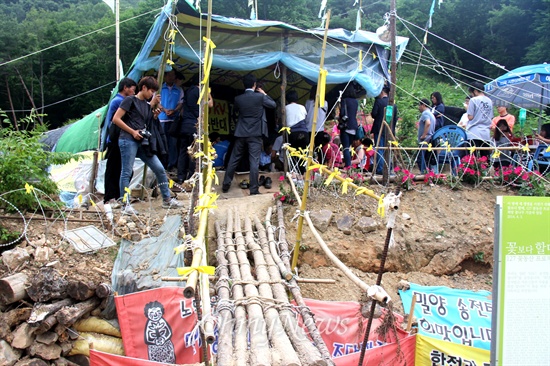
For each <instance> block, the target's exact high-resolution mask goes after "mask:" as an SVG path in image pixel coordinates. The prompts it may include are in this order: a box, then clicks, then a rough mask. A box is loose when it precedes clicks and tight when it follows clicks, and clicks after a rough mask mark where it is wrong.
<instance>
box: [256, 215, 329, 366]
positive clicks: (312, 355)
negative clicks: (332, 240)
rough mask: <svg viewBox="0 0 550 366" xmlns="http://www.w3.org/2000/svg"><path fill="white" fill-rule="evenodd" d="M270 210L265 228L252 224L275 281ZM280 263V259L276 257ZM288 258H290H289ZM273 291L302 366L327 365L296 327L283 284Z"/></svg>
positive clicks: (277, 270)
mask: <svg viewBox="0 0 550 366" xmlns="http://www.w3.org/2000/svg"><path fill="white" fill-rule="evenodd" d="M270 218H271V210H268V213H267V215H266V227H267V230H266V229H265V228H264V227H263V225H262V223H261V222H260V220H258V218H254V224H255V226H256V232H257V233H258V239H259V245H260V248H261V253H263V257H264V258H265V263H266V265H267V271H268V275H269V278H270V279H271V280H277V279H280V278H281V271H280V267H279V265H277V264H276V263H275V260H274V258H273V253H272V251H271V248H270V244H274V243H275V235H274V228H273V226H272V225H271V221H270ZM277 258H278V259H279V260H280V261H281V259H280V258H279V257H278V256H277ZM289 258H290V257H289ZM271 287H272V290H273V297H274V298H275V300H277V302H279V303H281V304H285V305H287V307H283V308H282V309H281V310H280V311H279V316H280V317H281V321H282V322H283V325H284V328H285V330H286V332H287V334H288V336H289V338H290V341H291V342H292V345H293V346H294V349H295V350H296V352H297V354H298V357H299V358H300V361H301V362H302V364H303V365H319V366H320V365H327V362H326V361H325V360H324V359H323V357H322V356H321V352H319V350H318V349H317V348H315V346H314V345H313V344H312V343H311V341H310V340H309V338H308V336H307V335H306V333H305V331H304V330H303V329H302V327H300V326H299V325H298V322H297V320H296V317H295V316H294V313H293V312H292V311H291V308H290V301H289V300H288V296H287V292H286V288H285V287H284V286H283V284H280V283H279V284H274V285H272V286H271Z"/></svg>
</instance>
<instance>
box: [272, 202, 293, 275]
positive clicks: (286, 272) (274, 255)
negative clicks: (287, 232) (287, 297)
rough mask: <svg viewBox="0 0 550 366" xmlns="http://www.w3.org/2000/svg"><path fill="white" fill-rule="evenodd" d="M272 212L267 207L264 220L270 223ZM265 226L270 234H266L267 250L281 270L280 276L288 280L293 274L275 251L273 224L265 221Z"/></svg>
mask: <svg viewBox="0 0 550 366" xmlns="http://www.w3.org/2000/svg"><path fill="white" fill-rule="evenodd" d="M272 213H273V210H272V208H271V207H269V208H268V209H267V214H266V222H267V221H269V222H270V223H271V214H272ZM266 226H267V231H268V232H271V235H269V236H268V237H269V242H268V246H269V250H270V252H271V257H272V259H273V261H274V262H275V264H276V265H277V267H278V268H279V271H280V272H281V276H282V277H283V278H285V279H286V280H287V281H290V280H291V279H292V277H293V274H292V271H289V270H288V269H287V268H286V267H285V264H284V262H283V260H282V259H281V257H279V253H278V252H277V243H276V242H275V233H274V228H273V226H271V224H269V225H267V223H266Z"/></svg>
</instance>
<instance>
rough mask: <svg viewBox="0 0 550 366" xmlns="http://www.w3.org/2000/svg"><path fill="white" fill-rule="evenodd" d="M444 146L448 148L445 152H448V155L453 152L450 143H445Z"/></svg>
mask: <svg viewBox="0 0 550 366" xmlns="http://www.w3.org/2000/svg"><path fill="white" fill-rule="evenodd" d="M443 146H445V147H446V149H445V150H446V151H447V152H448V153H450V152H451V144H449V141H444V142H443Z"/></svg>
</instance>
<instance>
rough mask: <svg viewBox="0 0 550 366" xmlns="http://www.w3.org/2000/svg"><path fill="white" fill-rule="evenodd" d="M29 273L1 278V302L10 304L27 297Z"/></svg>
mask: <svg viewBox="0 0 550 366" xmlns="http://www.w3.org/2000/svg"><path fill="white" fill-rule="evenodd" d="M26 285H27V275H26V274H24V273H16V274H14V275H11V276H9V277H4V278H2V279H1V280H0V303H2V304H3V305H8V304H11V303H14V302H16V301H19V300H23V299H24V298H26V297H27V290H26V288H25V287H26Z"/></svg>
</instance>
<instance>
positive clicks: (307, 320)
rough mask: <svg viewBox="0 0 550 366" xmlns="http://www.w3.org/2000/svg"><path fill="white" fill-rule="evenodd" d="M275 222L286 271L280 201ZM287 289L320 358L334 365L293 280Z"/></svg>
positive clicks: (286, 254)
mask: <svg viewBox="0 0 550 366" xmlns="http://www.w3.org/2000/svg"><path fill="white" fill-rule="evenodd" d="M277 221H278V228H279V233H278V234H279V245H280V249H281V259H282V260H283V262H284V264H285V266H286V268H287V270H290V255H289V253H288V245H287V241H286V231H285V220H284V215H283V204H282V202H281V201H277ZM289 287H290V293H291V294H292V297H294V300H295V301H296V304H297V305H298V306H299V309H300V310H299V311H300V315H302V320H303V321H304V325H305V326H306V328H307V330H308V332H309V335H310V337H311V339H312V340H313V342H314V344H315V345H316V346H317V349H319V351H320V352H321V356H322V357H323V359H324V360H325V361H326V363H327V365H334V362H333V361H332V357H331V355H330V352H329V350H328V348H327V345H326V344H325V342H324V341H323V338H322V337H321V334H319V329H317V325H316V324H315V318H314V317H313V315H312V314H311V312H310V311H309V309H308V307H307V306H306V303H305V302H304V298H303V297H302V293H301V292H300V287H298V286H297V285H296V282H295V280H294V279H292V280H290V286H289Z"/></svg>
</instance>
